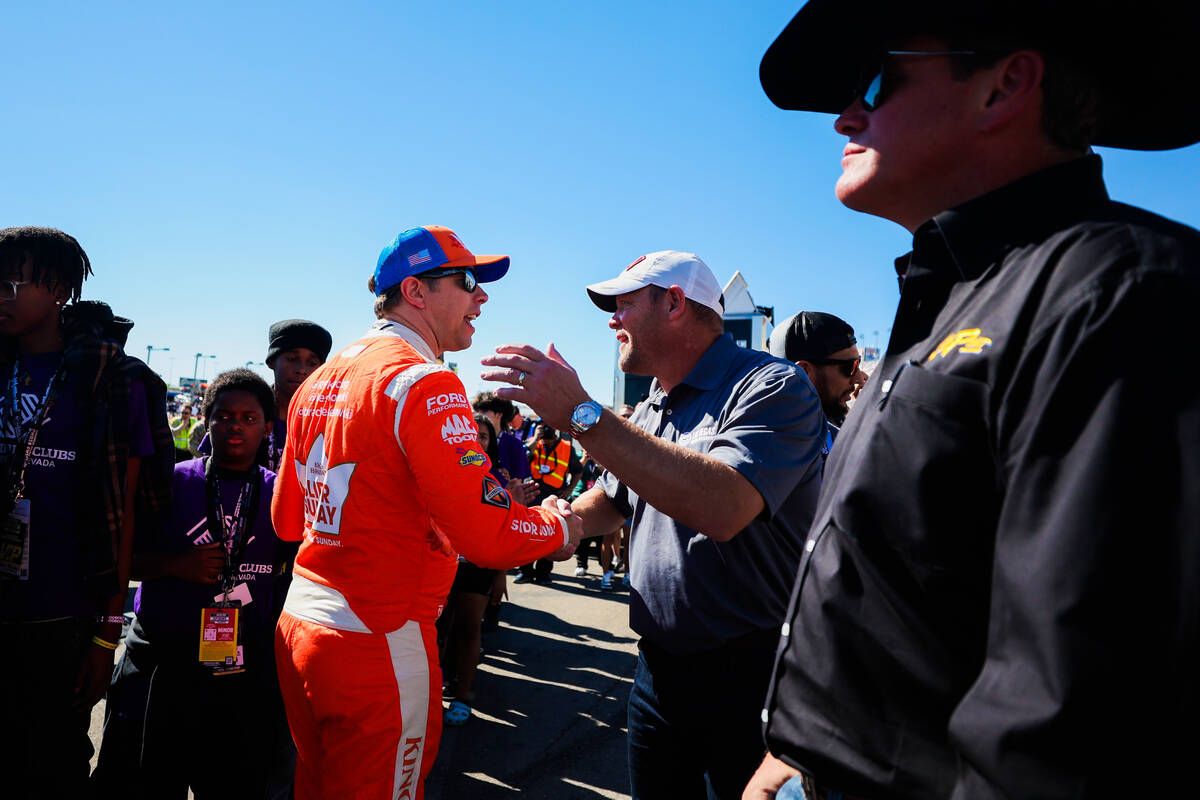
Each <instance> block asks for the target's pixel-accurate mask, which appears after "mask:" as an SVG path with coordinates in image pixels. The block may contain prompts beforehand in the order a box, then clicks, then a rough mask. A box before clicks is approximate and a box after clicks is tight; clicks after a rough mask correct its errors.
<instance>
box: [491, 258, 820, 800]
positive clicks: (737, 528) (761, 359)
mask: <svg viewBox="0 0 1200 800" xmlns="http://www.w3.org/2000/svg"><path fill="white" fill-rule="evenodd" d="M588 293H589V295H590V296H591V298H592V301H593V302H594V303H595V304H596V305H597V306H599V307H600V308H601V309H603V310H605V311H609V312H612V319H611V320H610V321H609V327H610V328H612V329H613V330H614V331H615V332H616V338H617V342H618V343H619V346H620V356H619V361H618V364H619V366H620V368H621V369H622V370H623V371H625V372H629V373H634V374H638V375H652V376H654V378H655V380H654V383H653V384H652V386H651V389H650V396H649V397H648V398H647V401H646V402H645V403H642V404H641V406H640V407H639V408H638V410H637V411H636V412H635V413H634V415H633V416H632V417H631V418H630V419H629V420H628V421H626V420H624V419H622V418H621V417H619V416H617V415H616V414H614V413H612V412H611V411H608V410H605V409H603V408H602V407H601V406H600V404H599V403H597V402H596V401H594V400H592V399H591V398H590V397H588V395H587V392H586V391H584V389H583V387H582V385H581V384H580V383H579V379H578V377H577V376H576V374H575V372H574V370H572V369H571V368H570V367H569V366H568V365H567V364H566V362H565V361H563V359H562V357H561V356H560V355H559V354H558V352H557V351H556V350H555V349H554V347H553V345H551V346H550V347H549V348H548V351H547V352H546V353H542V352H540V351H538V350H536V349H534V348H532V347H528V346H506V347H502V348H499V349H498V355H495V356H489V357H488V358H485V359H484V360H483V363H484V364H485V365H487V366H491V367H496V368H497V369H492V370H489V371H488V372H485V373H484V377H485V378H488V379H490V380H498V381H505V382H507V383H511V384H515V386H514V387H504V388H501V389H499V390H497V394H499V395H501V396H504V397H509V398H510V399H513V400H518V401H520V402H523V403H526V404H528V405H529V406H530V407H531V408H533V410H534V411H535V412H537V413H539V414H540V415H541V417H542V419H543V420H545V421H546V422H547V423H548V424H550V425H553V426H555V427H558V428H567V427H569V428H570V430H571V432H572V435H573V436H575V437H576V438H577V439H578V440H579V442H580V443H581V444H582V445H583V446H584V447H585V448H587V451H588V452H589V453H590V454H592V455H593V456H594V457H595V459H596V460H597V461H598V462H600V463H602V464H604V465H605V466H606V467H607V469H608V472H606V473H605V474H604V475H603V476H602V477H601V479H600V480H599V481H598V482H597V484H596V486H595V487H593V488H592V489H590V490H588V491H587V492H585V493H584V494H583V495H581V496H580V497H579V498H578V499H577V500H576V501H575V502H574V503H573V504H572V511H573V512H574V513H575V514H577V515H578V516H580V517H581V518H582V520H583V524H584V531H585V533H584V535H585V536H599V535H603V534H605V533H608V532H609V531H612V530H615V529H616V528H618V527H620V525H621V524H622V523H623V522H624V521H625V519H626V518H628V517H632V518H633V532H632V537H631V548H632V557H631V562H632V563H634V564H636V568H635V571H634V572H633V573H632V575H633V580H632V592H631V595H630V625H631V626H632V627H633V629H634V630H635V631H637V632H638V633H639V634H640V635H641V637H642V639H641V641H640V643H639V650H640V652H639V656H638V665H637V673H636V676H635V679H634V686H633V690H632V692H631V693H630V698H629V770H630V780H631V784H632V789H633V796H634V798H635V800H637V799H639V798H640V799H641V800H650V799H651V798H678V797H703V796H704V795H705V793H706V792H707V793H708V796H710V797H717V798H734V797H740V796H741V791H742V787H743V786H745V784H746V780H747V779H748V778H749V776H750V775H751V774H752V773H753V772H754V769H755V767H756V766H757V763H756V762H758V761H760V760H761V758H762V754H763V752H764V749H765V748H764V746H763V744H762V739H761V735H760V717H759V714H760V709H761V708H762V703H761V701H762V700H763V698H764V697H765V695H766V688H767V680H768V677H769V675H770V671H771V663H772V660H773V657H774V653H775V646H776V643H777V640H778V637H779V626H780V624H781V623H782V621H783V618H784V614H785V612H786V610H787V601H788V596H789V592H790V589H791V584H792V581H793V579H794V577H795V574H796V568H797V565H798V563H799V560H800V553H801V549H802V546H803V542H804V534H805V532H806V531H807V529H808V526H809V524H810V523H811V521H812V516H813V511H814V508H815V505H816V499H817V493H818V491H819V488H820V474H821V441H822V438H823V425H824V418H823V416H822V414H821V404H820V400H819V399H818V397H817V394H816V391H815V390H814V388H813V386H812V383H811V382H809V380H808V379H807V378H806V377H805V376H804V373H803V372H802V371H800V370H799V369H798V368H797V367H796V366H795V365H794V364H789V363H787V362H785V361H783V360H782V359H777V358H774V357H772V356H771V355H769V354H767V353H762V352H757V351H753V350H745V349H741V348H739V347H737V346H736V345H735V344H734V343H733V339H732V338H731V337H730V336H729V335H727V334H724V333H723V322H722V318H721V314H722V298H721V289H720V286H719V285H718V284H717V281H716V279H715V278H714V277H713V274H712V272H711V271H709V269H708V267H707V266H706V265H705V264H704V262H703V261H701V260H700V259H699V258H697V257H696V256H695V255H692V254H691V253H681V252H677V251H664V252H659V253H650V254H648V255H645V256H642V257H641V258H639V259H638V260H636V261H635V262H634V263H633V264H631V265H630V266H629V267H627V268H626V269H625V270H624V271H623V272H622V273H621V274H620V276H619V277H617V278H615V279H613V280H609V281H605V282H603V283H598V284H593V285H592V286H589V287H588Z"/></svg>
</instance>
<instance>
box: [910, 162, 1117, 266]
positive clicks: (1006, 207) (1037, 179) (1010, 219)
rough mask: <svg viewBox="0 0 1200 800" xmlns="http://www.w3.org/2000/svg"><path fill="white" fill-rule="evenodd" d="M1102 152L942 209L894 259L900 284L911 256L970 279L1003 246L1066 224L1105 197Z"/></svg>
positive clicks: (1039, 237) (1039, 238)
mask: <svg viewBox="0 0 1200 800" xmlns="http://www.w3.org/2000/svg"><path fill="white" fill-rule="evenodd" d="M1102 167H1103V165H1102V164H1101V161H1100V156H1098V155H1095V154H1091V155H1087V156H1083V157H1081V158H1076V159H1072V160H1070V161H1066V162H1064V163H1062V164H1057V165H1055V166H1053V167H1048V168H1047V169H1044V170H1039V171H1038V172H1034V173H1032V174H1030V175H1026V176H1025V177H1023V178H1019V179H1018V180H1015V181H1013V182H1012V183H1010V184H1008V185H1006V186H1002V187H1000V188H999V189H996V190H994V191H991V192H988V193H987V194H985V195H981V196H979V197H976V198H975V199H973V200H968V201H967V202H966V203H963V204H962V205H960V206H956V207H954V208H952V209H950V210H949V211H943V212H942V213H941V214H938V215H937V216H935V217H934V218H933V219H931V220H929V221H927V222H925V223H924V224H922V225H921V226H920V227H919V228H917V230H916V231H915V232H914V233H913V249H912V252H910V253H907V254H906V255H903V256H901V257H900V258H898V259H896V274H897V275H898V276H900V280H901V283H902V284H903V279H904V275H905V273H906V272H907V270H908V266H909V264H910V262H914V261H916V262H919V263H921V265H922V266H928V267H929V268H931V269H933V270H935V271H940V269H939V267H940V268H941V269H945V270H947V271H949V274H948V275H947V276H946V277H949V278H950V279H951V280H954V281H959V280H962V281H969V280H974V279H975V278H977V277H979V275H980V274H982V272H983V270H984V269H986V268H987V267H988V266H989V265H991V264H994V263H996V262H997V261H999V260H1000V258H1001V256H1002V255H1003V253H1004V252H1006V251H1008V250H1011V249H1013V248H1016V247H1020V246H1022V245H1024V244H1027V243H1032V242H1040V241H1043V240H1044V239H1045V238H1046V235H1047V234H1049V233H1051V232H1053V231H1056V230H1062V229H1063V228H1066V227H1068V226H1069V225H1070V224H1071V223H1072V222H1074V221H1076V220H1079V219H1082V218H1083V217H1084V216H1085V215H1086V214H1087V213H1088V212H1089V211H1092V210H1095V209H1096V208H1097V207H1098V206H1100V205H1103V204H1104V203H1107V202H1108V191H1107V190H1106V189H1105V188H1104V177H1103V175H1102Z"/></svg>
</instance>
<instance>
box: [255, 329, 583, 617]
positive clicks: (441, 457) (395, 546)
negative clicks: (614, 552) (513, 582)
mask: <svg viewBox="0 0 1200 800" xmlns="http://www.w3.org/2000/svg"><path fill="white" fill-rule="evenodd" d="M405 335H408V332H407V331H406V329H403V328H402V326H399V325H396V324H394V323H390V322H388V321H380V322H377V323H375V325H374V326H373V327H372V330H371V332H370V333H369V334H368V335H367V336H366V337H364V338H362V339H359V340H358V341H357V342H355V343H354V344H353V345H351V346H349V347H347V348H345V349H344V350H342V351H341V352H340V353H338V354H337V355H335V356H333V357H332V358H330V359H329V361H327V362H326V363H325V364H324V365H323V366H321V367H320V368H318V369H317V370H316V371H315V372H313V374H312V375H310V376H309V377H308V379H307V380H306V381H305V382H304V383H303V385H301V387H300V388H299V389H298V390H297V391H296V395H295V397H293V398H292V404H291V407H290V408H289V409H288V425H287V434H288V435H287V442H286V444H285V446H284V453H283V458H282V460H281V463H280V470H279V477H278V478H277V480H276V484H275V496H274V500H273V502H272V505H271V518H272V521H273V522H274V523H275V531H276V534H277V535H278V536H279V538H281V539H291V540H295V539H302V540H303V543H302V544H301V545H300V552H299V554H298V555H297V556H296V568H295V580H294V581H293V584H292V588H291V590H290V594H289V597H288V606H287V608H288V609H289V613H292V615H293V616H299V617H301V618H303V619H309V618H311V619H318V618H321V619H324V618H326V617H329V618H336V619H338V620H339V621H340V622H343V623H345V625H344V626H342V625H341V624H340V623H339V625H333V626H332V627H343V629H346V630H364V629H365V630H367V631H370V632H375V633H381V632H387V631H393V630H396V629H397V628H399V627H400V626H401V625H403V624H405V621H406V620H416V621H418V622H422V623H426V622H427V623H430V624H432V623H433V622H434V620H436V619H437V617H438V614H439V612H440V611H441V607H442V604H443V603H444V602H445V598H446V595H447V593H448V592H449V591H450V584H451V583H452V582H453V580H454V574H455V570H456V569H457V566H458V559H457V556H456V553H462V555H463V556H465V557H466V558H468V559H470V560H471V561H472V562H473V563H475V564H478V565H480V566H484V567H490V568H494V569H501V568H508V567H512V566H516V565H517V564H523V563H527V562H529V561H533V560H535V559H538V558H544V557H545V556H547V555H549V554H551V553H553V552H554V551H555V550H557V549H558V548H560V547H562V545H563V543H564V542H565V541H566V535H567V532H566V526H565V523H564V521H563V520H562V518H560V517H559V516H558V515H557V514H554V513H553V512H551V511H548V510H546V509H543V508H525V507H524V506H521V505H518V504H517V503H515V502H513V501H512V498H511V497H509V495H508V492H506V491H505V490H504V487H503V486H501V485H500V483H499V482H497V481H496V479H495V478H493V477H492V476H491V474H490V473H489V471H488V470H489V466H490V464H489V463H488V458H487V455H486V454H485V453H484V452H483V449H482V448H481V447H480V446H479V440H478V431H477V430H476V428H475V421H474V419H473V414H472V411H471V403H470V401H469V400H468V399H467V393H466V389H464V388H463V385H462V382H461V381H460V380H459V379H458V376H457V375H455V374H454V373H453V372H451V371H450V370H448V369H446V368H445V367H444V366H442V365H440V364H437V363H435V362H432V361H431V360H430V359H429V358H428V357H426V356H423V355H422V353H421V352H420V351H419V350H417V349H416V347H415V346H414V345H412V344H410V343H409V342H408V341H406V340H405V338H403V337H404V336H405ZM422 344H423V343H422ZM306 587H307V588H306ZM310 612H311V613H310Z"/></svg>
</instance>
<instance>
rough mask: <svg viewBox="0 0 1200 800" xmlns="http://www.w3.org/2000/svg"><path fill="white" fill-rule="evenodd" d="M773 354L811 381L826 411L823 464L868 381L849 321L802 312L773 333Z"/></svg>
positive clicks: (770, 348)
mask: <svg viewBox="0 0 1200 800" xmlns="http://www.w3.org/2000/svg"><path fill="white" fill-rule="evenodd" d="M767 350H769V351H770V353H771V355H773V356H776V357H778V358H784V359H787V360H788V361H791V362H792V363H793V364H795V365H796V366H798V367H800V369H802V370H804V374H805V375H807V376H808V379H809V380H810V381H812V385H813V386H814V387H815V388H816V390H817V396H818V397H820V398H821V410H822V411H824V412H825V443H824V444H823V445H822V447H821V457H822V459H823V460H822V464H824V459H827V458H828V457H829V452H830V450H832V449H833V442H834V440H835V439H836V438H837V435H838V433H839V432H840V431H841V428H842V425H843V424H844V423H845V422H846V414H848V413H849V412H850V399H851V398H852V397H854V396H855V394H856V392H857V391H858V390H859V389H861V388H862V386H863V384H865V383H866V382H867V373H865V372H863V371H862V368H861V365H862V356H861V355H860V354H859V352H858V340H857V339H855V338H854V328H851V327H850V323H848V322H846V321H845V320H844V319H841V318H840V317H835V316H834V315H833V314H826V313H824V312H822V311H801V312H799V313H798V314H794V315H792V316H791V317H788V319H787V320H785V321H784V322H783V323H781V324H780V325H777V326H776V327H775V330H773V331H772V332H771V339H770V341H768V342H767Z"/></svg>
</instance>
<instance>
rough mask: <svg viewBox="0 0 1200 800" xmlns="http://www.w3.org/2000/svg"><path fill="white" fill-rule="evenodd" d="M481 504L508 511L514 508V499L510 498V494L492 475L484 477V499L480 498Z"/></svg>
mask: <svg viewBox="0 0 1200 800" xmlns="http://www.w3.org/2000/svg"><path fill="white" fill-rule="evenodd" d="M480 502H482V503H484V504H485V505H489V506H495V507H496V508H505V509H507V508H509V507H511V506H512V498H510V497H509V496H508V492H506V491H504V487H503V486H501V485H500V483H499V482H498V481H497V480H496V479H495V478H493V477H492V476H491V475H484V476H483V497H482V498H480Z"/></svg>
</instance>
